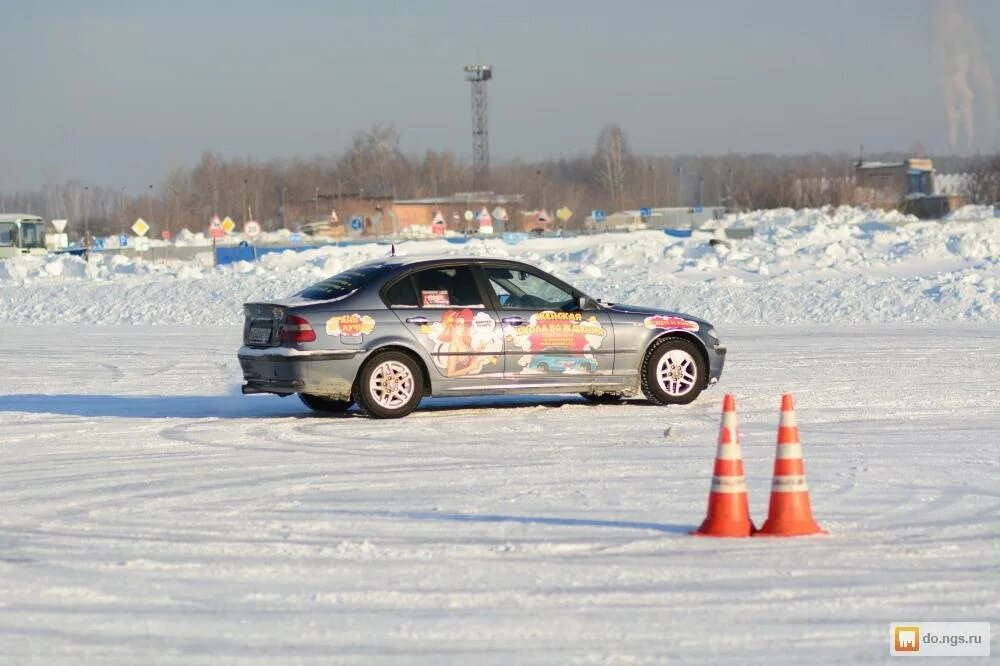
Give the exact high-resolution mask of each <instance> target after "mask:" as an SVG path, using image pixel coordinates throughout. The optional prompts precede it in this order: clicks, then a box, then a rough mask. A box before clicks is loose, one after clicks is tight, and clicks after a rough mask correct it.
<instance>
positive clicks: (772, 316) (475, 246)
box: [0, 207, 1000, 324]
mask: <svg viewBox="0 0 1000 666" xmlns="http://www.w3.org/2000/svg"><path fill="white" fill-rule="evenodd" d="M904 223H905V224H904ZM721 226H724V227H749V228H753V229H754V231H755V235H754V236H753V237H752V238H750V239H746V240H738V241H737V240H726V241H723V240H722V238H721V231H720V230H719V229H715V230H711V229H706V230H700V231H696V232H695V233H694V235H693V236H692V237H690V238H683V239H680V238H674V237H668V236H666V235H665V234H662V233H660V232H658V231H643V232H638V233H617V234H601V235H596V236H581V237H575V238H535V239H530V240H527V241H524V242H522V243H520V244H518V245H514V246H512V245H508V244H506V243H504V242H503V241H501V240H499V239H490V240H479V239H476V240H472V241H470V242H468V243H467V244H465V245H455V244H451V243H448V242H445V241H444V240H440V239H437V240H425V241H417V240H411V241H404V242H402V243H400V244H398V246H397V247H398V251H399V253H400V254H410V255H419V254H454V255H459V254H471V255H477V256H483V255H489V256H502V257H512V258H517V259H522V260H525V261H528V262H530V263H532V264H534V265H537V266H540V267H542V268H544V269H545V270H549V271H552V272H553V273H555V274H557V275H560V276H561V277H563V278H564V279H566V280H568V281H570V282H571V283H573V284H576V285H578V286H579V287H580V288H582V289H584V290H585V291H587V292H589V293H590V294H592V295H594V296H596V297H600V298H605V299H607V300H612V301H621V302H632V303H637V304H647V305H652V306H658V307H669V308H675V309H679V310H681V311H687V312H691V313H694V314H698V315H702V316H705V317H707V318H709V319H712V320H714V321H716V322H719V323H721V324H725V323H797V322H844V323H856V322H910V321H935V322H947V321H955V320H969V321H989V322H998V321H1000V296H998V294H1000V289H998V287H1000V268H998V257H1000V221H998V220H996V219H995V218H993V211H992V209H990V208H988V207H966V208H963V209H961V210H960V211H956V213H955V214H953V215H952V217H951V219H949V220H946V221H943V222H921V221H916V220H914V219H913V218H911V217H908V216H904V215H901V214H899V213H897V212H894V211H893V212H888V213H886V212H879V211H875V212H873V211H865V210H861V209H857V208H849V207H841V208H826V209H818V210H803V211H793V210H789V209H778V210H766V211H756V212H753V213H748V214H740V215H731V216H728V217H727V219H726V220H725V221H723V224H722V225H721ZM199 236H200V235H197V234H188V235H185V236H184V238H183V239H179V240H181V241H182V242H187V243H191V244H200V243H201V242H203V238H202V237H199ZM710 241H714V242H710ZM387 252H388V248H387V247H386V246H384V245H377V244H368V245H355V246H348V247H326V248H322V249H316V250H308V251H305V252H298V253H296V252H285V253H281V254H269V255H266V256H264V257H263V258H262V260H261V261H260V262H258V263H255V264H250V263H246V262H240V263H237V264H232V265H229V266H223V267H218V268H211V267H207V268H206V267H203V266H200V265H198V264H196V263H194V262H182V261H168V262H152V261H144V260H133V259H128V258H125V257H122V256H114V255H95V256H94V257H92V259H91V262H90V264H87V263H85V262H84V261H83V260H82V259H79V258H74V257H67V256H59V257H54V256H53V257H19V258H16V259H10V260H6V261H2V262H0V323H95V324H116V323H148V324H185V323H195V322H199V321H210V322H212V323H239V322H240V321H241V317H242V308H241V305H242V303H243V302H244V301H247V300H256V299H268V298H278V297H283V296H287V295H290V294H291V293H293V292H295V291H297V290H299V289H301V288H302V287H304V286H306V285H308V284H310V283H312V282H314V281H316V280H318V279H320V278H323V277H326V276H328V275H331V274H333V273H336V272H338V271H341V270H343V269H345V268H347V267H349V266H352V265H354V264H357V263H359V262H362V261H366V260H369V259H373V258H376V257H380V256H384V255H385V254H386V253H387Z"/></svg>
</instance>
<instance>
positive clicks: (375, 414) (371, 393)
mask: <svg viewBox="0 0 1000 666" xmlns="http://www.w3.org/2000/svg"><path fill="white" fill-rule="evenodd" d="M423 395H424V375H423V372H421V369H420V365H419V364H418V363H417V362H416V361H415V360H414V359H413V357H412V356H410V355H409V354H404V353H403V352H398V351H384V352H377V353H375V354H373V355H372V357H371V358H369V359H368V360H367V361H366V362H365V364H364V365H363V366H362V367H361V371H360V372H359V373H358V378H357V383H356V384H355V387H354V396H355V399H356V400H357V402H358V406H359V407H361V409H362V410H364V412H365V413H366V414H368V415H369V416H371V417H372V418H376V419H398V418H401V417H403V416H406V415H407V414H409V413H410V412H412V411H413V410H414V409H416V408H417V405H418V404H419V403H420V399H421V398H422V397H423Z"/></svg>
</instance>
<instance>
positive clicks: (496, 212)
mask: <svg viewBox="0 0 1000 666" xmlns="http://www.w3.org/2000/svg"><path fill="white" fill-rule="evenodd" d="M493 219H494V220H500V221H501V222H506V221H507V209H506V208H501V207H500V206H497V207H496V208H494V209H493Z"/></svg>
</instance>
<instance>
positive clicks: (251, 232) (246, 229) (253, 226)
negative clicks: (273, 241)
mask: <svg viewBox="0 0 1000 666" xmlns="http://www.w3.org/2000/svg"><path fill="white" fill-rule="evenodd" d="M243 233H244V234H246V235H247V237H249V238H250V239H254V238H257V236H260V222H254V221H253V220H250V221H249V222H247V223H246V224H244V225H243Z"/></svg>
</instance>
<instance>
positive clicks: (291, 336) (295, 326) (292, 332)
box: [278, 315, 316, 344]
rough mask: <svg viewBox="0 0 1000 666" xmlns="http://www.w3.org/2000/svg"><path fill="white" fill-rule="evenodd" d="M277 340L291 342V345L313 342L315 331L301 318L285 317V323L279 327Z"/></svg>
mask: <svg viewBox="0 0 1000 666" xmlns="http://www.w3.org/2000/svg"><path fill="white" fill-rule="evenodd" d="M278 339H279V340H281V341H282V342H291V343H292V344H298V343H300V342H313V341H315V340H316V331H314V330H313V327H312V326H310V325H309V322H308V321H306V320H305V319H303V318H302V317H296V316H295V315H288V316H287V317H285V323H284V324H283V325H282V326H281V332H280V333H279V334H278Z"/></svg>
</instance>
